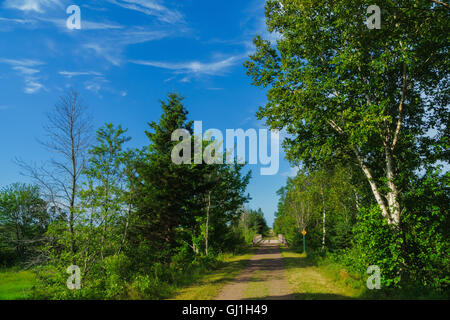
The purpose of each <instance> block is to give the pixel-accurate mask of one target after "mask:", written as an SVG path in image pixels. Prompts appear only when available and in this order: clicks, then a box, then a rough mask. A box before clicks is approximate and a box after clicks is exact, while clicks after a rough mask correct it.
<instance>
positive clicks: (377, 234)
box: [354, 206, 405, 287]
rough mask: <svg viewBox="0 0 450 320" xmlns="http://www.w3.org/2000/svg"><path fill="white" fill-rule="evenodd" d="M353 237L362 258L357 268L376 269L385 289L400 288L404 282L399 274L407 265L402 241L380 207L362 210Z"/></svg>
mask: <svg viewBox="0 0 450 320" xmlns="http://www.w3.org/2000/svg"><path fill="white" fill-rule="evenodd" d="M354 235H355V239H354V240H355V247H356V248H357V251H358V252H359V254H360V256H359V259H358V261H357V262H358V265H357V266H358V267H359V268H360V269H361V270H364V269H367V268H368V267H369V266H371V265H377V266H378V267H380V269H381V278H382V285H383V286H384V287H391V286H397V285H398V284H399V283H400V279H401V273H400V270H402V269H403V268H404V265H405V263H404V256H403V255H402V246H401V244H402V242H403V239H402V238H401V235H400V234H399V232H398V231H396V230H393V228H392V227H391V226H389V225H388V224H387V223H386V221H385V220H384V219H383V218H382V216H381V214H380V211H379V208H378V207H376V206H374V207H372V208H369V209H365V208H363V209H361V210H360V212H359V215H358V222H357V224H356V225H355V230H354Z"/></svg>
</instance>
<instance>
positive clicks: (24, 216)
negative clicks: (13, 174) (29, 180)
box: [0, 183, 51, 261]
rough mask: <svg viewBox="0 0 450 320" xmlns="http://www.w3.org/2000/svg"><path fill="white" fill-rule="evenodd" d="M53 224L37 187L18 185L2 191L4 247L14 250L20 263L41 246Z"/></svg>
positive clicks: (0, 218)
mask: <svg viewBox="0 0 450 320" xmlns="http://www.w3.org/2000/svg"><path fill="white" fill-rule="evenodd" d="M50 222H51V218H50V215H49V214H48V212H47V203H46V202H45V201H44V200H42V198H41V196H40V193H39V189H38V187H37V186H33V185H26V184H19V183H15V184H12V185H10V186H8V187H5V188H3V189H2V190H1V191H0V226H1V227H2V229H1V237H2V238H3V239H2V243H4V245H6V246H12V247H13V248H14V250H15V252H16V258H17V260H19V261H20V260H22V261H23V260H24V258H27V257H28V258H29V257H30V256H31V255H33V256H36V254H35V252H33V250H35V249H36V247H37V246H36V245H39V244H40V243H42V240H43V239H42V238H43V235H44V233H45V232H46V231H47V228H48V225H49V224H50Z"/></svg>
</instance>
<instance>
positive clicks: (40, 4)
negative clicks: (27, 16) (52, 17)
mask: <svg viewBox="0 0 450 320" xmlns="http://www.w3.org/2000/svg"><path fill="white" fill-rule="evenodd" d="M55 6H58V7H61V8H62V7H63V5H62V3H61V1H60V0H5V2H4V3H3V7H5V8H7V9H17V10H22V11H36V12H39V13H42V12H45V10H46V9H48V8H52V7H55Z"/></svg>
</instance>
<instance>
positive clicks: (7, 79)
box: [0, 0, 295, 224]
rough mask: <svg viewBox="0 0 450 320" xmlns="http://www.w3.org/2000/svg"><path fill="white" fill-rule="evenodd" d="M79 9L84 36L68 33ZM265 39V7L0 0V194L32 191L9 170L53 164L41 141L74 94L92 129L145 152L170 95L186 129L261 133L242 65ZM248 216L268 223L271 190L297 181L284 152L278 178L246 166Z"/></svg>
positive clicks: (194, 1)
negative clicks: (12, 189)
mask: <svg viewBox="0 0 450 320" xmlns="http://www.w3.org/2000/svg"><path fill="white" fill-rule="evenodd" d="M69 5H78V6H80V8H81V19H82V20H81V21H82V22H81V26H82V29H81V30H69V29H67V27H66V20H67V18H68V17H69V15H68V14H67V13H66V8H67V7H68V6H69ZM256 34H260V35H262V36H263V37H265V38H268V39H271V40H274V39H276V36H275V35H272V34H268V33H267V31H266V30H265V19H264V0H249V1H242V0H240V1H239V0H229V1H211V0H207V1H205V0H183V1H179V0H178V1H175V0H102V1H101V0H93V1H75V0H69V1H66V0H3V1H0V88H1V90H0V135H1V137H2V139H1V144H0V147H1V156H0V167H1V171H0V186H5V185H7V184H10V183H13V182H28V180H27V178H25V177H23V176H21V175H20V174H19V168H18V167H17V166H16V165H15V164H14V163H13V159H14V158H15V157H18V158H21V159H23V160H26V161H29V162H34V161H35V162H40V161H45V160H47V159H49V158H50V157H51V155H50V154H49V153H48V152H47V151H45V150H44V149H43V148H42V147H41V146H40V144H39V143H38V142H37V139H39V138H44V136H43V134H44V132H43V130H42V126H43V125H44V124H45V113H46V112H48V111H50V110H51V109H52V108H53V106H54V104H55V102H56V101H57V99H58V96H59V95H61V94H63V93H64V92H65V91H66V90H67V89H68V88H74V89H76V90H78V91H79V92H80V93H81V95H82V97H83V100H84V102H85V104H86V105H87V106H88V107H89V110H90V112H91V114H92V116H93V120H94V125H95V127H96V128H98V127H99V126H101V125H102V124H104V123H106V122H112V123H114V124H121V125H122V126H123V127H125V128H128V130H129V131H128V134H129V136H131V137H132V138H133V139H132V141H131V142H130V143H129V147H141V146H143V145H146V144H148V140H147V138H146V136H145V134H144V131H145V130H147V129H148V126H147V123H148V122H150V121H156V120H158V119H159V116H160V104H159V100H160V99H164V98H165V96H166V95H167V93H168V92H178V93H181V94H182V95H184V96H185V100H184V103H185V106H186V107H187V108H188V110H189V118H190V119H191V120H201V121H202V122H203V128H204V131H205V130H206V129H208V128H217V129H220V130H222V131H223V132H225V129H237V128H243V129H248V128H255V129H259V128H264V123H263V122H261V121H257V120H256V116H255V113H256V111H257V109H258V107H259V106H261V105H264V103H265V101H266V92H265V90H263V89H261V88H257V87H253V86H251V85H250V82H251V79H250V78H249V77H248V76H247V75H246V74H245V68H244V67H243V65H242V64H243V62H244V61H245V59H246V57H247V56H248V54H250V53H251V52H252V51H253V46H252V42H251V41H252V38H253V37H254V36H255V35H256ZM248 167H249V168H250V169H252V171H253V178H252V180H251V182H250V185H249V187H248V192H249V193H250V195H251V196H252V198H253V199H252V201H251V202H250V203H249V206H250V207H251V208H255V209H256V208H258V207H261V208H262V209H263V211H264V213H265V216H266V219H267V221H268V223H269V224H272V222H273V218H274V217H273V214H274V212H275V210H276V205H277V201H278V198H277V196H276V193H275V192H276V190H278V189H279V188H280V187H281V186H282V185H284V183H285V181H286V178H287V176H289V175H293V174H294V173H295V169H293V168H290V166H289V164H288V163H287V161H286V160H284V153H283V152H281V154H280V170H279V173H278V174H277V175H274V176H261V175H260V173H259V167H258V165H252V166H248Z"/></svg>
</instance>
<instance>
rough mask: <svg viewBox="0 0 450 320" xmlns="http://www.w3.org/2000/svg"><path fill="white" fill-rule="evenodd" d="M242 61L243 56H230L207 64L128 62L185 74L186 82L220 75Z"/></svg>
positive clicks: (193, 62) (196, 62) (194, 62)
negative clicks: (194, 78) (197, 77)
mask: <svg viewBox="0 0 450 320" xmlns="http://www.w3.org/2000/svg"><path fill="white" fill-rule="evenodd" d="M242 59H243V56H232V57H229V58H226V59H221V60H218V61H213V62H209V63H204V62H199V61H190V62H181V63H170V62H162V61H146V60H130V62H131V63H134V64H139V65H144V66H150V67H155V68H161V69H168V70H173V71H174V73H176V74H186V75H187V77H185V78H183V81H184V82H187V81H188V80H189V78H190V76H194V75H195V76H200V75H222V74H224V73H225V72H226V71H228V69H229V68H231V67H232V66H234V65H236V64H238V63H239V62H240V61H241V60H242Z"/></svg>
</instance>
